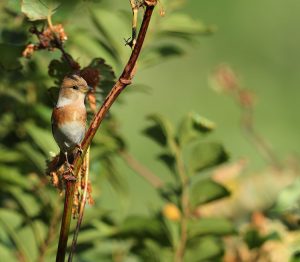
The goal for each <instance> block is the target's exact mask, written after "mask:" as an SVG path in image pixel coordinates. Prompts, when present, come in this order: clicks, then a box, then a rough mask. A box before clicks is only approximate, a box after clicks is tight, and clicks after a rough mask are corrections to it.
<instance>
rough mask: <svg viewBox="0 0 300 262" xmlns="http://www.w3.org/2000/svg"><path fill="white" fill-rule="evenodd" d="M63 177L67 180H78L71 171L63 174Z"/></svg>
mask: <svg viewBox="0 0 300 262" xmlns="http://www.w3.org/2000/svg"><path fill="white" fill-rule="evenodd" d="M63 179H64V180H65V181H76V177H75V176H74V175H73V174H70V173H66V174H65V175H63Z"/></svg>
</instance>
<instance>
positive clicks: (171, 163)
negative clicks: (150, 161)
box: [158, 153, 176, 174]
mask: <svg viewBox="0 0 300 262" xmlns="http://www.w3.org/2000/svg"><path fill="white" fill-rule="evenodd" d="M158 159H159V160H160V161H162V162H163V163H164V164H165V165H166V166H167V167H168V168H169V169H170V171H171V172H172V173H173V174H175V173H176V170H175V163H176V160H175V157H174V156H172V155H171V154H168V153H166V154H161V155H159V156H158Z"/></svg>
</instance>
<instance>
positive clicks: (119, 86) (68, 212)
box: [56, 0, 157, 262]
mask: <svg viewBox="0 0 300 262" xmlns="http://www.w3.org/2000/svg"><path fill="white" fill-rule="evenodd" d="M156 3H157V0H152V1H150V0H145V6H146V10H145V13H144V17H143V22H142V25H141V29H140V31H139V34H138V38H137V42H136V45H135V47H134V49H133V50H132V53H131V56H130V58H129V60H128V62H127V64H126V66H125V68H124V70H123V72H122V74H121V76H120V77H119V80H118V81H117V82H116V83H115V85H114V86H113V88H112V89H111V91H110V93H109V94H108V96H107V97H106V99H105V101H104V102H103V104H102V106H101V107H100V109H99V111H98V112H97V114H96V115H95V117H94V119H93V120H92V122H91V124H90V127H89V129H88V131H87V132H86V135H85V137H84V140H83V142H82V144H81V148H82V157H84V155H85V154H86V151H87V149H88V147H89V145H90V144H91V142H92V139H93V138H94V136H95V134H96V132H97V130H98V128H99V126H100V124H101V122H102V120H103V119H104V117H105V115H106V113H107V112H108V110H109V108H110V107H111V106H112V104H113V103H114V101H115V100H116V99H117V97H118V96H119V94H120V93H121V92H122V91H123V90H124V89H125V88H126V86H127V85H129V84H130V83H131V79H132V78H133V70H134V68H135V64H136V61H137V59H138V57H139V55H140V52H141V49H142V46H143V43H144V39H145V36H146V33H147V29H148V26H149V23H150V20H151V16H152V13H153V9H154V7H155V5H156ZM82 157H81V156H80V155H79V154H77V156H76V158H75V160H74V163H73V164H74V170H73V172H74V174H75V177H76V176H77V174H78V172H79V169H80V167H81V165H82ZM74 189H75V181H67V182H66V194H65V208H64V213H63V218H62V223H61V231H60V238H59V244H58V249H57V256H56V261H57V262H63V261H64V259H65V254H66V247H67V241H68V234H69V229H70V222H71V216H72V205H73V197H74Z"/></svg>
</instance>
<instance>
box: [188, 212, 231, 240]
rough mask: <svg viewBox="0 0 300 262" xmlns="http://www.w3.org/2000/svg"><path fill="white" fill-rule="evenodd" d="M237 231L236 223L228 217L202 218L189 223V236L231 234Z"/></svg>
mask: <svg viewBox="0 0 300 262" xmlns="http://www.w3.org/2000/svg"><path fill="white" fill-rule="evenodd" d="M233 233H235V229H234V225H233V223H232V222H230V221H229V220H228V219H226V218H213V217H210V218H201V219H199V220H190V221H189V223H188V236H189V238H194V237H199V236H204V235H218V236H223V235H229V234H233Z"/></svg>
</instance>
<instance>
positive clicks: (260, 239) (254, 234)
mask: <svg viewBox="0 0 300 262" xmlns="http://www.w3.org/2000/svg"><path fill="white" fill-rule="evenodd" d="M279 239H280V236H279V234H278V233H277V232H275V231H274V232H271V233H269V234H267V235H265V236H262V235H261V234H260V233H259V232H258V231H257V230H256V229H254V228H251V229H249V230H248V231H247V232H246V234H245V236H244V241H245V242H246V244H247V245H248V247H249V249H254V248H259V247H261V246H262V245H263V244H264V243H265V242H266V241H268V240H279Z"/></svg>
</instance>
